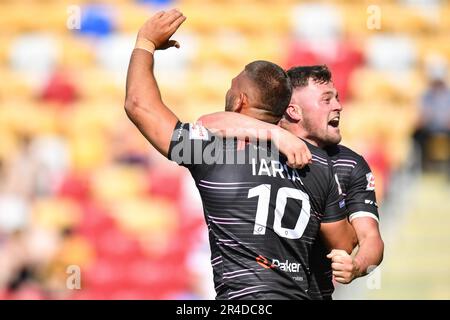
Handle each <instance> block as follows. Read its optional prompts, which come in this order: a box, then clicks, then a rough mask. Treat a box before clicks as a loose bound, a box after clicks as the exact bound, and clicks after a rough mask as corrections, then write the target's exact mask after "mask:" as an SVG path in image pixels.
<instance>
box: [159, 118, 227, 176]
mask: <svg viewBox="0 0 450 320" xmlns="http://www.w3.org/2000/svg"><path fill="white" fill-rule="evenodd" d="M219 140H220V139H219V138H218V137H216V136H214V135H213V134H212V133H211V132H210V131H209V130H208V129H206V128H205V127H203V126H201V125H198V124H192V123H181V122H180V121H178V123H177V124H176V126H175V128H174V130H173V134H172V139H171V141H170V146H169V153H168V158H169V160H172V161H174V162H176V163H178V164H179V165H181V166H184V167H186V168H188V169H189V170H192V169H194V168H195V167H196V166H197V165H205V164H206V165H208V164H212V163H214V162H215V161H217V157H218V156H220V155H219V154H218V152H217V150H218V148H215V147H216V146H217V144H218V143H219Z"/></svg>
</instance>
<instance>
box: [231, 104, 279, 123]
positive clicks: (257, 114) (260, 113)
mask: <svg viewBox="0 0 450 320" xmlns="http://www.w3.org/2000/svg"><path fill="white" fill-rule="evenodd" d="M240 113H241V114H244V115H246V116H249V117H252V118H255V119H257V120H260V121H263V122H268V123H272V124H276V123H277V122H278V121H279V120H280V119H279V118H276V117H274V116H273V115H271V114H270V113H269V112H268V111H267V110H264V109H260V108H246V109H242V111H241V112H240Z"/></svg>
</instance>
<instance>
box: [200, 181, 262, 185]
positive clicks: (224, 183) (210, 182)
mask: <svg viewBox="0 0 450 320" xmlns="http://www.w3.org/2000/svg"><path fill="white" fill-rule="evenodd" d="M200 182H203V183H209V184H223V185H226V184H255V182H212V181H207V180H200Z"/></svg>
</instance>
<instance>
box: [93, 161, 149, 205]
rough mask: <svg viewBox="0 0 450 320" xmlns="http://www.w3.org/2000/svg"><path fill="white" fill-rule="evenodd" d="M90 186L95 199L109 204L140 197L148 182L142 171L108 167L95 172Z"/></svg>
mask: <svg viewBox="0 0 450 320" xmlns="http://www.w3.org/2000/svg"><path fill="white" fill-rule="evenodd" d="M92 185H93V193H94V196H95V198H96V199H98V200H100V201H103V202H105V203H110V202H113V201H115V200H117V199H123V200H126V199H136V198H138V197H142V196H143V195H144V194H145V192H146V190H147V186H148V181H147V179H146V174H145V171H144V170H143V169H140V168H134V167H127V166H108V167H105V168H99V169H98V170H96V172H95V173H94V175H93V179H92Z"/></svg>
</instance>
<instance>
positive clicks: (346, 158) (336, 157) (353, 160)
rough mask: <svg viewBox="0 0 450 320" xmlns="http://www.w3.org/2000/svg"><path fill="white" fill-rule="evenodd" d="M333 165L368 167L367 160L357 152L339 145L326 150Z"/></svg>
mask: <svg viewBox="0 0 450 320" xmlns="http://www.w3.org/2000/svg"><path fill="white" fill-rule="evenodd" d="M325 151H326V154H327V155H328V156H329V157H330V159H331V161H332V162H333V164H337V163H339V164H347V165H351V166H353V167H360V166H363V167H365V166H368V165H367V161H366V159H364V157H363V156H362V155H361V154H359V153H357V152H356V151H354V150H352V149H350V148H349V147H346V146H344V145H341V144H338V145H334V146H331V147H327V148H326V149H325Z"/></svg>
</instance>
